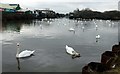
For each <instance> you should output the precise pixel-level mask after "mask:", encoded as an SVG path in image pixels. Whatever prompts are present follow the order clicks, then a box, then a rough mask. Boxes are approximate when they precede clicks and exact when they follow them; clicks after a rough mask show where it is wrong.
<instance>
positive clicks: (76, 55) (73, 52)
mask: <svg viewBox="0 0 120 74" xmlns="http://www.w3.org/2000/svg"><path fill="white" fill-rule="evenodd" d="M66 52H67V53H68V54H70V55H71V56H72V58H73V59H74V58H76V57H80V54H79V53H77V52H76V51H75V50H74V49H73V48H72V47H69V46H68V45H66Z"/></svg>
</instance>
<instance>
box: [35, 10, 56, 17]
mask: <svg viewBox="0 0 120 74" xmlns="http://www.w3.org/2000/svg"><path fill="white" fill-rule="evenodd" d="M35 13H36V14H37V16H38V17H43V18H54V17H56V13H55V11H53V10H49V9H45V10H35Z"/></svg>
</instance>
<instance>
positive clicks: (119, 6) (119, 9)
mask: <svg viewBox="0 0 120 74" xmlns="http://www.w3.org/2000/svg"><path fill="white" fill-rule="evenodd" d="M118 11H120V1H119V2H118Z"/></svg>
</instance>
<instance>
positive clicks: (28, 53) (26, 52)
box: [16, 43, 35, 58]
mask: <svg viewBox="0 0 120 74" xmlns="http://www.w3.org/2000/svg"><path fill="white" fill-rule="evenodd" d="M19 46H20V44H19V43H17V54H16V58H25V57H29V56H31V55H32V54H33V53H34V52H35V50H33V51H30V50H24V51H22V52H20V53H19Z"/></svg>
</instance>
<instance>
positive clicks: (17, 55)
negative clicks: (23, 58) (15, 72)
mask: <svg viewBox="0 0 120 74" xmlns="http://www.w3.org/2000/svg"><path fill="white" fill-rule="evenodd" d="M19 50H20V49H19V47H17V53H16V57H19Z"/></svg>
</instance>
